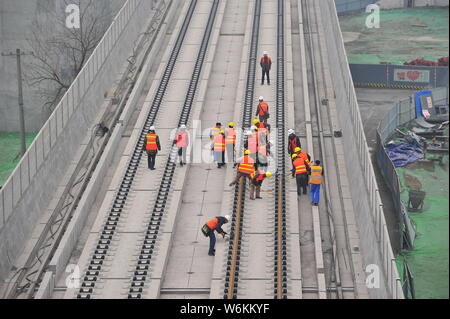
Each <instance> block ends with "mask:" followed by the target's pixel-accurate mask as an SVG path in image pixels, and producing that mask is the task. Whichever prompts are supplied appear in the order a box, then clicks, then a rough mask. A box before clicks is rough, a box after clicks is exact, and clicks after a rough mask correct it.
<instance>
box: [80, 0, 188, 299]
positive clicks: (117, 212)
mask: <svg viewBox="0 0 450 319" xmlns="http://www.w3.org/2000/svg"><path fill="white" fill-rule="evenodd" d="M196 5H197V0H192V1H191V3H190V6H189V9H188V11H187V13H186V16H185V18H184V21H183V25H182V27H181V29H180V32H179V34H178V37H177V40H176V42H175V44H174V47H173V50H172V53H171V55H170V58H169V60H168V62H167V65H166V68H165V70H164V73H163V76H162V79H161V82H160V84H159V86H158V89H157V91H156V94H155V97H154V99H153V102H152V105H151V107H150V110H149V113H148V115H147V118H146V121H145V123H144V126H143V128H142V130H141V133H140V136H139V139H138V141H137V143H136V146H135V147H134V151H133V154H132V155H131V156H130V160H129V162H128V165H127V169H126V172H125V174H124V177H123V179H122V181H121V184H120V186H119V189H118V191H117V192H116V195H115V198H114V201H113V204H112V207H111V209H110V211H109V214H108V216H107V220H106V222H105V223H104V225H103V227H102V230H101V232H100V234H101V235H100V238H99V239H98V242H97V245H96V248H95V251H94V253H93V254H92V256H91V259H90V261H89V265H88V270H87V271H86V273H85V276H84V277H83V281H82V284H81V288H80V289H79V292H78V294H77V298H78V299H89V298H91V296H92V294H93V292H94V288H95V285H96V283H97V281H98V278H99V275H100V271H101V270H102V266H103V263H104V260H105V258H106V255H107V253H108V251H109V248H110V245H111V242H112V240H113V237H114V235H115V233H116V228H117V226H118V222H119V220H120V216H121V214H122V212H123V209H124V207H125V204H126V203H127V199H128V195H129V193H130V190H131V186H132V184H133V181H134V178H135V177H136V173H137V171H138V167H139V163H140V161H141V158H142V155H143V153H144V151H143V145H144V143H145V136H146V134H147V132H148V130H149V129H150V127H151V126H152V125H153V123H154V121H155V119H156V116H157V114H158V111H159V108H160V106H161V103H162V101H163V98H164V95H165V93H166V91H167V87H168V84H169V82H170V79H171V75H172V73H173V70H174V68H175V63H176V62H177V58H178V55H179V53H180V51H181V46H182V44H183V42H184V38H185V35H186V33H187V30H188V27H189V25H190V22H191V19H192V16H193V13H194V10H195V8H196ZM151 237H152V238H149V243H148V245H149V246H151V247H152V248H153V245H154V243H155V239H156V236H154V237H153V236H151ZM152 248H151V249H152Z"/></svg>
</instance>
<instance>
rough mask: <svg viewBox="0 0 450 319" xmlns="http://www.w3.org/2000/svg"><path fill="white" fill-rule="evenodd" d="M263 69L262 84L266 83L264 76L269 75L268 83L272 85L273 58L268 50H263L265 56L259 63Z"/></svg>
mask: <svg viewBox="0 0 450 319" xmlns="http://www.w3.org/2000/svg"><path fill="white" fill-rule="evenodd" d="M259 65H260V66H261V70H262V78H261V85H264V78H265V77H266V76H267V84H268V85H270V74H269V73H270V70H271V69H272V59H271V58H270V57H269V53H268V52H267V51H264V52H263V57H262V58H261V62H260V63H259Z"/></svg>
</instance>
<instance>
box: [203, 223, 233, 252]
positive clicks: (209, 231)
mask: <svg viewBox="0 0 450 319" xmlns="http://www.w3.org/2000/svg"><path fill="white" fill-rule="evenodd" d="M230 220H231V216H229V215H226V216H224V217H222V216H217V217H214V218H213V219H211V220H209V221H208V222H207V223H206V224H205V225H203V227H202V233H203V235H205V236H206V237H209V251H208V255H209V256H215V255H216V249H215V248H214V247H215V246H216V236H215V235H214V231H216V232H218V233H219V234H221V235H222V237H224V238H225V235H226V234H227V233H226V232H225V231H224V230H223V229H222V225H223V224H226V223H228V222H229V221H230Z"/></svg>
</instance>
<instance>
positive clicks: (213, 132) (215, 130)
mask: <svg viewBox="0 0 450 319" xmlns="http://www.w3.org/2000/svg"><path fill="white" fill-rule="evenodd" d="M219 133H220V127H217V126H216V127H213V128H212V129H211V139H213V138H214V137H215V136H216V135H217V134H219Z"/></svg>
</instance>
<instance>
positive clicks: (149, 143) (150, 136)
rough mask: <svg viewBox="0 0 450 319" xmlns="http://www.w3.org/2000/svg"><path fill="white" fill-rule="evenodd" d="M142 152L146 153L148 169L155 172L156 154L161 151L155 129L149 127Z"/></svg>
mask: <svg viewBox="0 0 450 319" xmlns="http://www.w3.org/2000/svg"><path fill="white" fill-rule="evenodd" d="M143 150H144V151H146V152H147V161H148V168H149V169H150V170H152V171H153V170H155V161H156V154H157V153H158V151H160V150H161V144H160V143H159V136H158V135H157V134H156V133H155V127H154V126H151V127H150V130H149V131H148V133H147V135H146V136H145V143H144V145H143Z"/></svg>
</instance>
